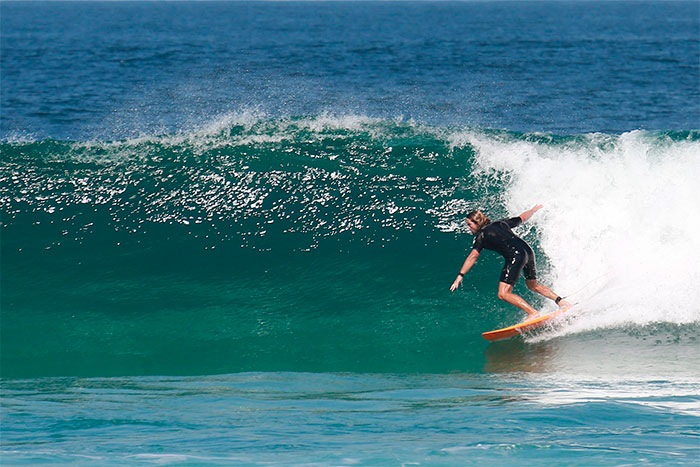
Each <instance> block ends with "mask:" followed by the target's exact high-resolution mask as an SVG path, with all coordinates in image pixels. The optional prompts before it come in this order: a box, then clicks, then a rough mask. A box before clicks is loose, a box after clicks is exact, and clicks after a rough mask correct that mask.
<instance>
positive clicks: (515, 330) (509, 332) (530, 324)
mask: <svg viewBox="0 0 700 467" xmlns="http://www.w3.org/2000/svg"><path fill="white" fill-rule="evenodd" d="M571 308H572V306H567V307H565V308H560V309H558V310H556V311H553V312H552V313H548V314H546V315H542V316H539V317H537V318H533V319H528V320H525V321H523V322H522V323H518V324H514V325H512V326H508V327H505V328H501V329H495V330H493V331H488V332H484V333H481V336H482V337H483V338H484V339H486V340H487V341H491V342H493V341H499V340H502V339H508V338H511V337H514V336H519V335H521V334H524V333H526V332H528V331H531V330H533V329H537V328H539V327H541V326H544V325H545V323H547V322H548V321H549V320H551V319H553V318H556V317H557V316H560V315H562V314H563V313H566V312H567V311H569V310H571Z"/></svg>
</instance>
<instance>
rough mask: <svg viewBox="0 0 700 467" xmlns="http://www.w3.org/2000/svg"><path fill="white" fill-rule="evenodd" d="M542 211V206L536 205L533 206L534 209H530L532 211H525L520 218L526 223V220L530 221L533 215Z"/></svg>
mask: <svg viewBox="0 0 700 467" xmlns="http://www.w3.org/2000/svg"><path fill="white" fill-rule="evenodd" d="M540 209H542V205H541V204H536V205H535V206H533V207H532V208H530V209H528V210H527V211H525V212H524V213H522V214H520V218H521V219H522V220H523V222H525V221H526V220H528V219H529V218H531V217H532V215H533V214H534V213H536V212H537V211H539V210H540Z"/></svg>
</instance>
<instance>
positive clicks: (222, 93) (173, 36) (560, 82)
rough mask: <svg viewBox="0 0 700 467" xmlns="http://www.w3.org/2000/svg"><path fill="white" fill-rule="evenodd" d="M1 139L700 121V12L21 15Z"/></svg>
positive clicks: (7, 32)
mask: <svg viewBox="0 0 700 467" xmlns="http://www.w3.org/2000/svg"><path fill="white" fill-rule="evenodd" d="M2 13H3V14H2V52H3V53H2V108H3V118H2V127H1V131H2V133H1V135H2V136H3V137H8V136H15V135H25V136H26V135H29V136H33V137H39V138H44V137H53V138H61V139H62V138H73V139H83V138H93V137H99V138H115V137H121V136H133V135H137V134H140V133H147V134H152V133H154V132H155V133H161V132H171V131H174V130H181V129H187V128H190V127H191V126H193V125H197V124H201V123H203V122H207V121H210V120H211V119H213V118H215V117H216V116H218V115H221V114H226V113H230V112H242V111H245V110H250V111H255V112H263V113H265V114H268V115H271V116H280V115H281V116H289V115H318V114H321V113H330V114H332V115H348V114H359V115H365V116H373V117H382V118H405V119H411V118H413V119H417V120H419V121H422V122H429V123H437V124H468V125H473V126H480V127H494V128H507V129H510V130H516V131H552V132H557V133H582V132H593V131H603V132H622V131H629V130H635V129H647V130H679V129H681V130H687V129H696V128H698V126H699V124H700V108H699V104H698V81H699V80H700V74H699V71H698V61H699V58H698V53H699V52H698V47H697V37H698V29H699V26H698V21H699V20H698V17H699V16H700V14H699V12H698V4H697V2H587V1H586V2H583V1H582V2H493V3H489V2H459V3H454V2H444V3H443V2H435V3H430V2H427V3H426V2H406V3H404V2H402V3H400V4H399V3H381V2H349V3H348V2H333V3H323V2H314V3H296V2H291V3H288V2H285V3H254V2H253V3H251V2H216V3H206V2H197V3H187V2H184V3H156V2H152V3H133V2H109V3H92V2H90V3H87V2H86V3H78V4H76V3H53V2H52V3H43V2H31V3H14V2H13V3H8V2H4V3H3V5H2Z"/></svg>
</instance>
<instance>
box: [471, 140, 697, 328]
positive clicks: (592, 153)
mask: <svg viewBox="0 0 700 467" xmlns="http://www.w3.org/2000/svg"><path fill="white" fill-rule="evenodd" d="M462 137H463V138H464V140H465V141H466V142H468V144H469V145H471V146H472V147H473V148H474V149H475V159H476V170H477V172H478V173H480V174H482V177H483V179H485V180H489V179H491V178H492V177H493V175H494V174H495V173H505V174H507V176H508V180H509V183H508V184H507V185H506V186H504V190H503V192H502V193H501V200H502V202H503V205H504V206H505V207H506V209H507V210H508V212H510V213H513V214H515V213H518V212H521V211H522V210H524V209H526V208H527V207H529V206H530V205H532V204H535V203H543V204H545V209H544V210H542V211H540V212H539V213H538V214H537V215H536V216H534V217H533V218H532V221H531V222H532V225H533V226H534V228H535V229H536V231H537V236H538V238H539V245H540V247H541V251H542V252H543V253H544V254H546V255H547V259H548V261H549V264H550V268H549V270H548V271H547V278H548V279H549V280H550V281H551V282H552V283H554V284H556V285H557V287H558V289H559V290H562V294H564V293H567V292H573V291H575V290H577V289H578V288H579V287H582V286H584V285H586V283H588V282H589V281H593V282H595V283H594V284H592V286H591V287H588V288H585V290H582V291H581V294H580V295H579V296H576V297H573V298H574V299H575V300H576V301H581V302H582V303H581V308H582V309H583V310H584V311H585V312H586V317H585V318H581V319H579V320H577V324H576V329H579V330H580V329H587V328H594V327H608V326H610V327H612V326H619V325H622V324H625V323H632V324H637V325H644V324H648V323H653V322H670V323H678V324H682V323H690V322H697V321H699V320H700V309H698V307H697V303H698V300H700V285H699V284H700V270H699V269H698V267H697V265H698V264H699V263H700V235H698V232H700V216H698V213H699V211H698V209H697V200H698V199H700V184H698V183H697V181H696V180H695V176H694V174H697V173H698V172H699V171H700V143H699V142H698V140H697V135H696V134H693V133H690V134H688V133H685V134H684V133H678V134H673V133H655V132H641V131H635V132H630V133H625V134H622V135H603V134H591V135H582V136H578V137H569V138H560V139H558V140H557V139H555V138H552V137H548V136H546V135H544V136H524V137H522V138H512V137H506V138H502V137H499V138H491V137H488V136H486V135H484V134H479V133H468V134H466V135H463V136H462ZM490 177H491V178H490Z"/></svg>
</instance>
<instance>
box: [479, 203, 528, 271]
mask: <svg viewBox="0 0 700 467" xmlns="http://www.w3.org/2000/svg"><path fill="white" fill-rule="evenodd" d="M522 222H523V220H522V219H521V218H520V217H512V218H510V219H501V220H498V221H495V222H491V223H490V224H488V225H486V226H484V227H482V228H481V229H480V230H479V231H478V232H477V233H476V236H475V238H474V246H473V247H472V248H473V249H475V250H476V251H478V252H481V250H482V249H483V248H486V249H487V250H493V251H495V252H497V253H500V254H501V255H503V257H504V258H505V259H506V264H505V266H504V267H503V272H501V282H505V283H506V284H510V285H515V283H516V282H517V281H518V277H520V271H523V270H524V271H525V279H527V280H531V279H536V278H537V273H536V271H535V252H534V251H532V248H530V245H528V244H527V243H525V241H524V240H523V239H521V238H520V237H518V236H516V235H515V234H514V233H513V232H511V230H510V229H512V228H513V227H515V226H517V225H520V224H521V223H522Z"/></svg>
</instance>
